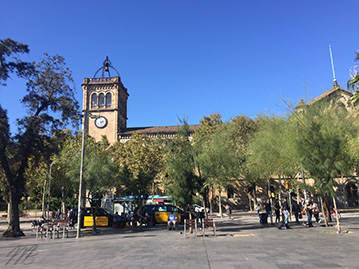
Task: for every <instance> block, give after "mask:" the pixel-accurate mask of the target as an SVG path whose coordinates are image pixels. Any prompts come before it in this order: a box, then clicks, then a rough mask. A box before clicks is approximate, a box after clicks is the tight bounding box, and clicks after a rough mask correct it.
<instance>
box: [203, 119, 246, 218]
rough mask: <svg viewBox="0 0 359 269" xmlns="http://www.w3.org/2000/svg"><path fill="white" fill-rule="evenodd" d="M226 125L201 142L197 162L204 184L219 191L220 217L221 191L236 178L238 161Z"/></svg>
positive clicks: (220, 209)
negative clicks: (204, 180)
mask: <svg viewBox="0 0 359 269" xmlns="http://www.w3.org/2000/svg"><path fill="white" fill-rule="evenodd" d="M228 127H229V126H228V124H220V125H218V126H217V127H216V128H215V130H214V132H213V133H212V135H211V136H210V137H209V139H208V140H206V141H203V143H202V147H201V151H200V153H199V154H198V155H197V162H198V163H199V167H200V170H201V175H202V176H203V177H204V178H205V179H206V182H205V183H206V184H208V185H209V186H211V187H214V188H216V189H217V190H218V191H219V200H218V201H219V213H220V215H221V217H222V199H221V192H222V190H223V189H225V188H228V187H230V186H232V185H233V184H234V182H235V180H236V179H237V178H238V176H239V175H238V171H239V170H238V166H239V165H240V163H239V159H238V158H236V156H235V151H234V150H233V147H232V145H233V144H232V143H230V140H229V134H230V132H228Z"/></svg>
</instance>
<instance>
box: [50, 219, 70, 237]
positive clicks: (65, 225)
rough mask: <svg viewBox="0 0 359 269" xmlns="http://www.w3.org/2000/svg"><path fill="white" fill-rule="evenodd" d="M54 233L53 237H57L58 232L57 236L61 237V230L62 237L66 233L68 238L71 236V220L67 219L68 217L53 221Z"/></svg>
mask: <svg viewBox="0 0 359 269" xmlns="http://www.w3.org/2000/svg"><path fill="white" fill-rule="evenodd" d="M53 227H54V228H53V233H54V236H53V238H55V233H57V238H59V235H60V231H62V238H65V233H66V238H68V237H69V227H70V221H69V220H66V219H56V220H54V221H53Z"/></svg>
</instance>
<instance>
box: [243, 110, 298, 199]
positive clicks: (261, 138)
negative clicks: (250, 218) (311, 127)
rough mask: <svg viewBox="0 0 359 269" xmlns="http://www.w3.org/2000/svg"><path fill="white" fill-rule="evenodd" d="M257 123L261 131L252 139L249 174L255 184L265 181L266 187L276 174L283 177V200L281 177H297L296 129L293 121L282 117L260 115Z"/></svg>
mask: <svg viewBox="0 0 359 269" xmlns="http://www.w3.org/2000/svg"><path fill="white" fill-rule="evenodd" d="M257 126H258V130H257V131H256V132H255V133H254V134H253V137H252V139H251V142H250V148H249V157H248V161H247V163H246V169H247V174H246V177H247V178H248V180H249V181H250V182H251V183H252V184H256V183H262V184H263V183H264V184H263V185H264V186H266V185H268V186H270V179H271V177H272V176H274V175H277V176H278V177H279V180H280V183H279V187H280V189H279V191H278V195H279V199H280V198H281V197H280V195H281V186H282V183H281V179H282V178H283V177H294V175H296V174H297V172H298V171H299V168H298V166H299V165H298V163H299V160H298V155H297V153H296V148H295V145H296V144H295V136H296V132H295V130H293V129H292V128H291V127H292V125H291V122H290V121H285V120H284V119H283V118H281V117H268V116H261V117H258V118H257Z"/></svg>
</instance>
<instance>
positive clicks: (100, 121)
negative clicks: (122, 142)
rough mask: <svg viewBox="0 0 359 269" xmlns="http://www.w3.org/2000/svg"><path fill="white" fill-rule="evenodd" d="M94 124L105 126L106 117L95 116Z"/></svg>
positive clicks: (99, 126) (98, 126)
mask: <svg viewBox="0 0 359 269" xmlns="http://www.w3.org/2000/svg"><path fill="white" fill-rule="evenodd" d="M95 125H96V127H97V128H105V127H106V126H107V119H106V118H105V117H103V116H100V117H98V118H96V120H95Z"/></svg>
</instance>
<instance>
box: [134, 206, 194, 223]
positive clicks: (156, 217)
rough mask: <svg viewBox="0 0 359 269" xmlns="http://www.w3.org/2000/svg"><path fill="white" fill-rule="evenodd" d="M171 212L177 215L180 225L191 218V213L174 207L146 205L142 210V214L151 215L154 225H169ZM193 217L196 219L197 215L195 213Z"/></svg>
mask: <svg viewBox="0 0 359 269" xmlns="http://www.w3.org/2000/svg"><path fill="white" fill-rule="evenodd" d="M171 211H173V213H175V214H176V216H177V221H178V223H183V220H184V219H188V218H189V212H186V211H184V210H182V209H181V208H179V207H177V206H174V205H145V206H143V207H141V209H140V212H142V214H145V213H148V214H149V215H150V217H151V221H152V223H153V224H156V223H167V219H168V215H169V214H170V213H171ZM192 217H193V218H196V215H195V214H194V213H193V214H192Z"/></svg>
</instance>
